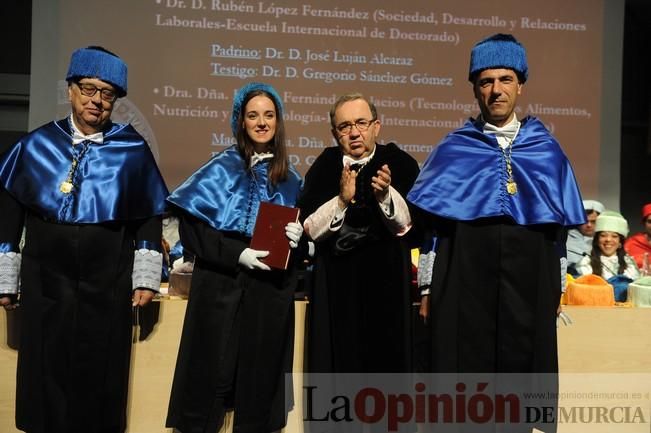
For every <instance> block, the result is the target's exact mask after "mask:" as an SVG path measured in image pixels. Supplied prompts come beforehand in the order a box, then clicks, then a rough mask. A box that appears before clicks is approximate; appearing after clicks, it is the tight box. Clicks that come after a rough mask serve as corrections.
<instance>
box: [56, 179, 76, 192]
mask: <svg viewBox="0 0 651 433" xmlns="http://www.w3.org/2000/svg"><path fill="white" fill-rule="evenodd" d="M72 187H73V185H72V183H70V182H68V181H67V180H66V181H64V182H61V185H60V186H59V191H61V192H62V193H64V194H70V192H71V191H72Z"/></svg>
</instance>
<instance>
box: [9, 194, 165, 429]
mask: <svg viewBox="0 0 651 433" xmlns="http://www.w3.org/2000/svg"><path fill="white" fill-rule="evenodd" d="M0 204H1V206H2V212H3V220H4V221H5V224H3V225H2V226H1V227H0V237H1V238H2V239H6V240H8V241H9V242H10V243H12V244H15V245H18V240H19V239H20V233H21V231H22V227H23V221H24V226H25V229H26V239H25V247H24V248H23V250H22V265H21V273H20V278H21V298H20V307H19V310H20V311H19V313H20V331H21V332H20V345H19V351H18V372H17V388H16V426H17V427H18V428H19V429H21V430H24V431H27V432H30V433H32V432H35V433H36V432H47V433H71V432H79V433H81V432H84V433H87V432H94V433H100V432H102V433H104V432H106V433H108V432H111V433H119V432H123V431H124V430H125V429H126V408H127V391H128V383H129V362H130V356H131V329H132V328H131V326H132V325H131V324H132V320H131V311H132V308H131V293H132V283H131V274H132V270H133V255H134V246H135V244H136V242H137V241H148V242H156V241H158V242H160V232H161V220H160V218H159V217H152V218H148V219H144V220H137V221H131V222H104V223H97V224H63V223H57V222H52V221H49V220H45V219H43V218H41V217H40V216H38V215H36V214H35V213H33V212H31V211H29V210H25V209H24V208H23V206H22V205H21V204H20V203H18V202H17V201H16V200H15V199H14V198H13V197H11V196H10V195H9V194H8V193H7V192H6V191H4V190H2V191H1V192H0Z"/></svg>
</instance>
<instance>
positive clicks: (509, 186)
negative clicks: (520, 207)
mask: <svg viewBox="0 0 651 433" xmlns="http://www.w3.org/2000/svg"><path fill="white" fill-rule="evenodd" d="M506 192H508V193H509V194H511V195H515V194H516V193H517V192H518V185H517V184H516V183H515V182H514V181H512V180H509V181H507V182H506Z"/></svg>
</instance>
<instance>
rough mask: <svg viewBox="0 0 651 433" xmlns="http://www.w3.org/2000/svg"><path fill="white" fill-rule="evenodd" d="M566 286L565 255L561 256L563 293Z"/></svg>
mask: <svg viewBox="0 0 651 433" xmlns="http://www.w3.org/2000/svg"><path fill="white" fill-rule="evenodd" d="M566 286H567V257H561V292H563V293H565V289H566Z"/></svg>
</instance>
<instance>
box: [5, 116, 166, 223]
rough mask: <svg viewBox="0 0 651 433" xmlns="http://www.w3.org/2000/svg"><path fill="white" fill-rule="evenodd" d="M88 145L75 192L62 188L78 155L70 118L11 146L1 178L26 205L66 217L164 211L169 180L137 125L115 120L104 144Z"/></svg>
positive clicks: (87, 219) (130, 216)
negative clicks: (167, 180)
mask: <svg viewBox="0 0 651 433" xmlns="http://www.w3.org/2000/svg"><path fill="white" fill-rule="evenodd" d="M83 145H84V143H80V144H78V145H77V146H83ZM88 146H89V147H88V151H87V152H86V153H85V155H84V156H83V158H82V159H81V161H80V163H79V166H78V168H77V176H76V177H75V182H74V183H75V187H74V189H73V190H72V192H71V193H69V194H64V193H62V192H61V191H60V190H59V186H60V184H61V182H63V181H64V180H66V178H67V176H68V171H69V170H70V165H71V163H72V156H73V147H72V135H71V133H70V128H69V124H68V119H63V120H59V121H56V122H50V123H48V124H46V125H44V126H42V127H40V128H38V129H36V130H35V131H33V132H31V133H30V134H28V135H26V136H25V137H23V138H22V139H21V140H20V141H18V142H17V143H16V144H15V145H14V146H13V147H12V148H10V149H9V151H8V152H7V153H6V155H5V156H4V157H3V159H2V160H1V161H0V182H1V183H2V185H3V186H4V188H6V189H7V191H8V192H9V193H10V194H11V195H12V196H14V197H15V198H16V200H17V201H18V202H20V203H21V204H22V205H23V206H25V207H27V208H29V209H31V210H32V211H33V212H35V213H36V214H38V215H40V216H41V217H42V218H44V219H49V220H54V221H58V222H62V223H71V224H86V223H88V224H92V223H101V222H107V221H123V220H134V219H142V218H149V217H151V216H154V215H161V214H162V213H163V212H164V210H165V197H166V196H167V194H168V191H167V188H166V187H165V182H164V181H163V178H162V177H161V174H160V172H159V170H158V166H157V165H156V161H155V160H154V157H153V155H152V153H151V150H150V149H149V146H148V145H147V143H146V142H145V140H144V139H143V138H142V136H140V134H138V133H137V132H136V130H135V129H133V127H132V126H131V125H124V124H117V123H112V124H110V125H109V127H108V128H107V129H106V130H105V131H104V143H103V144H96V143H90V144H88Z"/></svg>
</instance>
